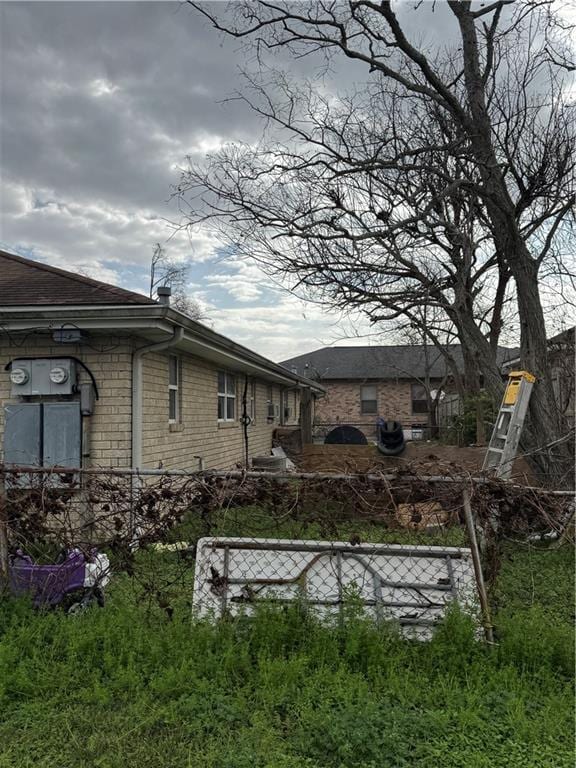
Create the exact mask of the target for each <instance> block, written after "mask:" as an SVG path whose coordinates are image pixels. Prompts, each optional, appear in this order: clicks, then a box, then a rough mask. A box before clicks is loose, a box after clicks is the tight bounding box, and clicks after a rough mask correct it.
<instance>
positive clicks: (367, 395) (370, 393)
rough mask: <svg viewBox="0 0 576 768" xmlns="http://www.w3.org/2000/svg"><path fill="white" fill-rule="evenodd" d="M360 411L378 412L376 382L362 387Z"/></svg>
mask: <svg viewBox="0 0 576 768" xmlns="http://www.w3.org/2000/svg"><path fill="white" fill-rule="evenodd" d="M360 413H378V395H377V389H376V385H375V384H370V385H369V386H365V387H360Z"/></svg>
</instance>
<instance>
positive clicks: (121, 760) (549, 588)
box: [0, 531, 574, 768]
mask: <svg viewBox="0 0 576 768" xmlns="http://www.w3.org/2000/svg"><path fill="white" fill-rule="evenodd" d="M230 532H232V531H230ZM455 543H456V542H455ZM191 567H192V566H191V565H190V566H189V570H188V572H186V573H184V574H182V571H181V568H182V566H180V565H177V564H176V561H175V559H174V558H172V557H171V556H159V555H155V554H151V553H142V555H141V556H140V558H139V562H138V567H137V575H138V576H140V577H141V578H139V579H138V580H137V582H134V581H133V580H132V579H129V578H128V577H125V576H124V577H117V578H116V579H115V581H114V583H113V584H112V585H111V586H110V589H109V601H108V604H107V606H106V607H105V608H104V609H103V610H99V609H94V610H90V611H89V612H87V613H86V614H84V615H81V616H77V617H66V616H64V615H62V614H61V613H58V612H53V613H35V612H33V611H32V610H31V609H30V608H29V607H28V606H27V605H25V604H23V603H21V602H10V603H6V602H5V603H3V604H1V605H0V699H1V700H0V713H1V714H0V768H4V767H6V768H8V767H10V768H13V767H18V768H26V767H27V766H34V768H56V766H58V768H72V767H74V768H76V767H79V766H86V768H97V767H100V768H132V767H134V768H147V767H150V768H152V767H153V768H156V767H158V768H160V766H162V767H163V768H172V767H174V768H176V766H177V767H178V768H183V767H184V766H194V767H196V766H198V768H200V767H202V768H245V767H246V768H327V767H328V766H329V767H330V768H353V767H354V768H404V767H405V766H406V767H407V766H410V767H412V766H414V767H415V768H428V767H429V768H436V766H442V768H484V767H486V768H488V767H490V768H494V767H496V768H505V767H506V766H510V767H512V766H513V767H514V768H564V766H566V768H568V766H570V768H572V766H573V765H574V750H573V658H572V649H573V640H574V638H573V629H572V626H573V607H574V599H573V567H574V559H573V553H572V551H571V550H570V548H569V547H565V548H562V549H560V550H557V551H545V552H543V551H540V550H537V549H534V548H531V549H530V550H526V549H525V548H524V547H522V548H512V547H511V548H510V549H509V550H508V552H507V554H506V558H505V560H504V563H503V567H502V569H501V572H500V576H499V580H498V582H497V583H496V585H495V587H494V603H495V605H496V608H497V613H496V616H495V623H496V626H497V634H498V641H499V644H498V646H497V647H496V648H493V649H489V648H487V647H486V646H485V645H484V644H482V643H478V642H477V641H476V640H475V639H474V630H473V627H472V626H471V625H470V621H469V619H468V618H467V617H466V616H463V615H460V614H458V613H457V612H453V613H452V614H451V615H450V616H449V617H448V619H447V620H446V622H445V623H444V625H443V626H442V627H441V628H440V630H439V631H438V632H437V634H436V636H435V638H434V640H433V641H432V642H431V643H421V644H418V643H408V642H406V641H403V640H401V639H400V638H399V637H397V636H396V635H395V634H394V632H393V631H392V630H386V629H377V628H376V627H374V626H373V625H372V624H371V623H370V622H367V621H364V620H362V618H361V617H359V616H357V615H350V616H349V618H348V620H347V621H346V622H345V623H344V628H343V629H342V630H338V629H336V628H329V627H326V626H320V625H318V624H317V623H315V621H314V620H313V619H312V618H310V617H308V616H306V615H303V614H302V612H301V610H300V609H298V608H296V607H295V608H294V609H290V610H288V611H282V612H278V611H274V610H272V608H270V607H266V606H263V607H262V609H261V611H260V613H259V615H258V616H257V617H256V618H255V619H252V620H246V619H236V620H233V621H232V620H230V621H225V622H221V623H220V624H219V625H218V626H216V627H215V626H211V625H210V624H209V623H203V622H192V620H191V615H190V597H191V593H190V588H189V585H190V576H191ZM182 575H184V577H185V578H184V579H181V578H180V577H181V576H182ZM172 582H174V583H172ZM152 584H153V585H154V587H153V588H154V591H155V592H157V591H160V592H162V594H164V595H165V596H166V597H167V599H169V600H170V602H171V604H172V606H173V608H174V615H173V619H172V620H171V621H170V620H169V619H168V617H167V616H166V613H165V612H164V611H163V610H162V609H161V608H160V607H159V606H158V604H157V602H156V601H154V600H152V601H149V600H148V599H147V594H148V593H149V592H150V587H151V585H152ZM349 611H350V613H351V614H355V609H354V606H350V608H349Z"/></svg>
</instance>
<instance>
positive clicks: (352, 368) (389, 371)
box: [281, 344, 518, 381]
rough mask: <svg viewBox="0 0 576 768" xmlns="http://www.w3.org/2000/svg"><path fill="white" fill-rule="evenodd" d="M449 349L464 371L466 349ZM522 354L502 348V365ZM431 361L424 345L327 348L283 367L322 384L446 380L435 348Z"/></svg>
mask: <svg viewBox="0 0 576 768" xmlns="http://www.w3.org/2000/svg"><path fill="white" fill-rule="evenodd" d="M447 349H449V350H450V353H451V354H452V356H453V357H454V359H455V360H456V363H457V365H458V369H459V370H463V368H464V363H463V358H462V348H461V347H460V345H459V344H451V345H450V346H449V347H447ZM517 353H518V350H516V349H510V348H508V347H499V348H498V362H499V363H502V362H503V361H504V360H506V359H507V358H509V357H511V356H512V355H514V354H517ZM427 354H428V361H427V359H426V353H425V348H424V346H423V345H410V344H406V345H395V346H385V347H376V346H374V347H323V348H322V349H317V350H315V351H314V352H309V353H308V354H305V355H298V357H293V358H291V359H290V360H284V361H283V362H282V363H281V365H283V366H284V367H285V368H287V369H288V370H289V371H293V372H296V373H298V374H299V375H300V376H307V377H308V378H310V379H317V380H318V381H328V380H330V379H362V380H364V379H412V378H424V377H425V376H426V373H427V371H428V375H429V376H431V377H432V378H443V377H444V376H445V374H446V371H447V368H446V362H445V360H444V357H443V356H442V355H441V354H440V352H439V351H438V350H437V349H435V348H434V347H431V346H429V347H427Z"/></svg>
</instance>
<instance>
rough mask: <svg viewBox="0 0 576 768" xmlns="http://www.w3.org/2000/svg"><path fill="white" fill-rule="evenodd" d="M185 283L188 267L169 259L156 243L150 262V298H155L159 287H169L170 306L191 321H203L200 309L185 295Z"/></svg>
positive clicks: (196, 303)
mask: <svg viewBox="0 0 576 768" xmlns="http://www.w3.org/2000/svg"><path fill="white" fill-rule="evenodd" d="M187 283H188V265H187V264H183V263H181V262H178V261H175V260H174V259H171V258H170V257H169V256H168V255H167V253H166V251H165V249H164V248H163V247H162V246H161V245H160V243H156V244H155V246H154V251H153V253H152V259H151V260H150V293H149V295H150V298H151V299H153V298H155V297H156V295H157V290H158V288H159V287H160V286H164V285H165V286H170V288H171V289H172V297H171V304H172V306H173V307H174V309H177V310H178V311H179V312H182V313H183V314H184V315H187V316H188V317H190V318H192V320H202V319H204V313H203V312H202V308H201V307H200V305H199V304H198V302H197V301H195V300H194V299H193V298H192V297H191V296H189V295H188V294H187V292H186V285H187Z"/></svg>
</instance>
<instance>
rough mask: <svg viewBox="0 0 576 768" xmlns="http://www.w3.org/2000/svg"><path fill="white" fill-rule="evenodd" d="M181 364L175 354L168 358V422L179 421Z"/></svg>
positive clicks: (174, 422) (175, 422)
mask: <svg viewBox="0 0 576 768" xmlns="http://www.w3.org/2000/svg"><path fill="white" fill-rule="evenodd" d="M181 378H182V366H181V363H180V359H179V358H178V357H176V355H170V356H169V358H168V422H169V423H170V424H177V423H178V422H179V421H180V379H181Z"/></svg>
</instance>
